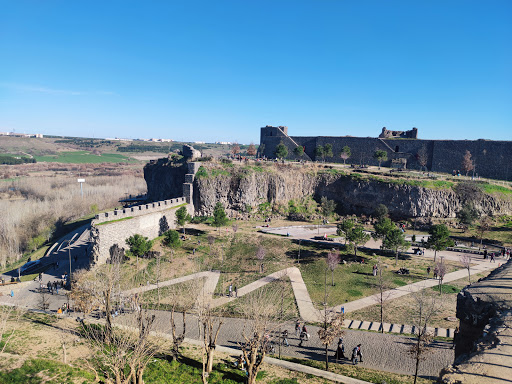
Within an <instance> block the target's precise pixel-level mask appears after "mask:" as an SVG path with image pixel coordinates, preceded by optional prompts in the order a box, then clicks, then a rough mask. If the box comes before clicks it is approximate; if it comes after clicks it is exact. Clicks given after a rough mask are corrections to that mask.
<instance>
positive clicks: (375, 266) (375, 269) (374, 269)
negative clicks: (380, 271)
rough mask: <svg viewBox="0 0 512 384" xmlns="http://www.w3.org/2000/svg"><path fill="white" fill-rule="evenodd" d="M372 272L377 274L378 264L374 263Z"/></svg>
mask: <svg viewBox="0 0 512 384" xmlns="http://www.w3.org/2000/svg"><path fill="white" fill-rule="evenodd" d="M372 273H373V276H377V264H374V265H373V271H372Z"/></svg>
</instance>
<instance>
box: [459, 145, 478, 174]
mask: <svg viewBox="0 0 512 384" xmlns="http://www.w3.org/2000/svg"><path fill="white" fill-rule="evenodd" d="M462 169H463V170H464V172H466V176H467V175H468V173H469V172H471V171H472V170H473V169H475V162H474V161H473V159H471V152H469V151H468V150H466V152H465V153H464V157H463V158H462Z"/></svg>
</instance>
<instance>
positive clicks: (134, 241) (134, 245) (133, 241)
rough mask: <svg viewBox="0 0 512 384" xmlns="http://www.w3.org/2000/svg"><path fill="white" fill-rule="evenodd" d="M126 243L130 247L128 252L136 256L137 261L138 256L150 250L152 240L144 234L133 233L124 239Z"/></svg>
mask: <svg viewBox="0 0 512 384" xmlns="http://www.w3.org/2000/svg"><path fill="white" fill-rule="evenodd" d="M126 244H127V245H128V246H129V247H130V252H131V253H132V255H134V256H136V257H137V261H138V259H139V256H144V255H145V254H146V253H148V252H149V251H150V250H151V247H152V246H153V241H151V240H149V239H148V238H147V237H145V236H142V235H139V234H135V235H133V236H130V237H129V238H127V239H126Z"/></svg>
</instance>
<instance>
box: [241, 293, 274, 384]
mask: <svg viewBox="0 0 512 384" xmlns="http://www.w3.org/2000/svg"><path fill="white" fill-rule="evenodd" d="M280 293H281V291H280V290H279V289H275V288H274V287H272V286H271V284H269V285H268V286H266V287H263V288H261V289H258V290H257V291H255V292H252V293H251V294H250V295H248V296H247V297H246V300H245V303H244V304H242V305H241V312H242V315H243V317H244V318H245V319H247V321H246V322H245V323H244V329H243V331H242V337H243V338H244V340H245V342H243V343H239V345H240V347H241V349H242V354H243V357H244V360H245V362H246V366H247V383H248V384H254V383H255V382H256V376H257V375H258V371H259V370H260V368H261V364H262V363H263V361H264V359H265V356H266V354H267V351H268V350H269V347H270V342H271V339H270V334H271V332H272V331H273V330H275V329H278V327H279V325H278V320H279V312H280V311H279V304H278V303H279V295H280Z"/></svg>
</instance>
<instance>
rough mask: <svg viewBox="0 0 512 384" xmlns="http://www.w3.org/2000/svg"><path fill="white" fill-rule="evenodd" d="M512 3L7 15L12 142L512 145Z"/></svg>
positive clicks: (27, 10) (14, 8) (46, 5)
mask: <svg viewBox="0 0 512 384" xmlns="http://www.w3.org/2000/svg"><path fill="white" fill-rule="evenodd" d="M511 17H512V2H511V1H508V0H504V1H495V0H489V1H471V0H460V1H456V0H442V1H434V0H429V1H426V0H425V1H419V0H416V1H409V0H407V1H405V0H404V1H365V0H358V1H355V0H354V1H343V0H339V1H336V0H315V1H297V0H295V1H278V0H272V1H262V0H258V1H247V0H237V1H223V0H219V1H194V0H187V1H126V0H122V1H92V0H88V1H51V0H47V1H40V0H38V1H24V0H16V1H10V0H0V52H1V53H0V55H1V56H0V57H1V60H0V131H7V130H16V131H17V132H27V133H28V132H31V133H36V132H41V133H44V134H54V135H70V136H87V137H91V136H92V137H115V136H117V137H131V138H137V137H145V138H151V137H161V138H172V139H175V140H187V141H196V140H203V141H208V142H211V141H219V140H223V141H235V140H236V141H239V142H242V143H249V142H251V141H254V142H255V143H257V142H258V141H259V127H261V126H264V125H267V124H270V125H287V126H288V127H289V133H290V134H291V135H297V136H307V135H326V136H327V135H330V136H343V135H352V136H373V137H374V136H377V135H378V134H379V133H380V130H381V128H382V127H384V126H385V127H387V128H388V129H393V130H407V129H411V128H412V127H417V128H418V129H419V136H420V138H425V139H479V138H487V139H494V140H512V124H511V123H512V50H511V49H510V47H511V46H512V23H511V22H510V20H511Z"/></svg>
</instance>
